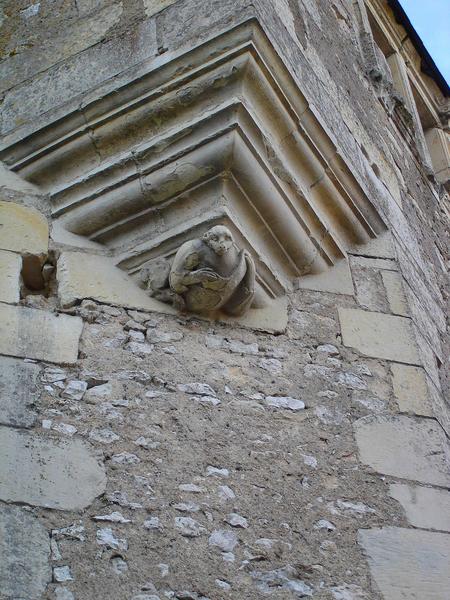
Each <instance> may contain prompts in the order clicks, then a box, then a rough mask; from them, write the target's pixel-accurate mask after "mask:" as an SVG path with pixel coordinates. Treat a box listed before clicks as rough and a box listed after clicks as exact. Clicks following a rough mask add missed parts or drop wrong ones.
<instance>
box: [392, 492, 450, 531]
mask: <svg viewBox="0 0 450 600" xmlns="http://www.w3.org/2000/svg"><path fill="white" fill-rule="evenodd" d="M389 493H390V495H391V496H392V497H393V498H395V499H396V500H398V501H399V502H400V504H401V505H402V506H403V508H404V510H405V513H406V518H407V519H408V521H409V522H410V523H411V525H414V527H422V528H423V529H437V530H440V531H448V532H450V492H449V491H448V490H438V489H433V488H428V487H421V486H418V485H405V484H403V483H393V484H391V485H390V486H389Z"/></svg>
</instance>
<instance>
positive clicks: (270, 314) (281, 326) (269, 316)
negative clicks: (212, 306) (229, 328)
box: [220, 297, 288, 333]
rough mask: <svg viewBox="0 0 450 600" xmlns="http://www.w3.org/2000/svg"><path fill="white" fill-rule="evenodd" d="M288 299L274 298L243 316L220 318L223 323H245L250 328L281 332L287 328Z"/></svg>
mask: <svg viewBox="0 0 450 600" xmlns="http://www.w3.org/2000/svg"><path fill="white" fill-rule="evenodd" d="M287 307H288V299H287V298H286V297H281V298H274V299H273V300H271V301H270V302H268V303H267V306H264V307H262V308H254V309H253V308H251V309H250V310H249V311H248V313H246V314H245V315H242V317H229V316H224V317H222V318H221V319H220V321H222V322H223V323H231V324H235V325H243V326H244V327H249V328H250V329H259V330H261V331H269V332H271V333H280V332H282V331H284V330H285V329H286V326H287V323H288V311H287Z"/></svg>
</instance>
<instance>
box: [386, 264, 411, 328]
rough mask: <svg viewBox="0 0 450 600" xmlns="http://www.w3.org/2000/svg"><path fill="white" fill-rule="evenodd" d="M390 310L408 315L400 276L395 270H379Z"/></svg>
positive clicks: (404, 315) (401, 314)
mask: <svg viewBox="0 0 450 600" xmlns="http://www.w3.org/2000/svg"><path fill="white" fill-rule="evenodd" d="M381 277H382V278H383V284H384V287H385V290H386V294H387V298H388V302H389V306H390V309H391V312H393V313H394V314H396V315H400V316H402V317H408V316H409V311H408V303H407V301H406V296H405V292H404V291H403V283H402V276H401V275H400V273H395V271H381Z"/></svg>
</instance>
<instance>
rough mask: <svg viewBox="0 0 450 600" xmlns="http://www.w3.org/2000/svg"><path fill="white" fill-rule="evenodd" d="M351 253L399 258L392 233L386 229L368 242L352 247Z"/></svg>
mask: <svg viewBox="0 0 450 600" xmlns="http://www.w3.org/2000/svg"><path fill="white" fill-rule="evenodd" d="M351 254H356V255H358V254H359V255H362V256H370V257H373V258H391V259H395V258H397V257H396V253H395V249H394V244H393V242H392V235H391V233H390V232H389V231H385V232H384V233H382V234H380V235H378V236H377V237H376V238H373V239H372V240H370V241H369V242H367V243H366V244H361V245H357V246H354V247H352V249H351Z"/></svg>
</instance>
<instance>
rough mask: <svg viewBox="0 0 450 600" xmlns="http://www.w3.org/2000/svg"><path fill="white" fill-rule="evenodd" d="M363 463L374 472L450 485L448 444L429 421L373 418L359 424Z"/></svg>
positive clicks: (403, 418)
mask: <svg viewBox="0 0 450 600" xmlns="http://www.w3.org/2000/svg"><path fill="white" fill-rule="evenodd" d="M354 427H355V432H356V441H357V443H358V449H359V455H360V458H361V461H362V462H363V463H364V464H366V465H369V466H370V467H372V468H373V469H374V470H375V471H378V472H379V473H383V474H385V475H393V476H394V477H401V478H402V479H412V480H413V481H419V482H421V483H429V484H432V485H441V486H449V485H450V469H449V464H448V462H447V460H446V456H445V454H446V449H448V442H447V440H446V438H445V435H444V432H443V430H442V429H441V427H440V425H439V424H438V423H436V422H435V421H432V420H430V419H426V420H425V419H421V420H419V419H415V418H413V417H406V416H370V417H364V418H362V419H360V420H359V421H356V423H355V425H354Z"/></svg>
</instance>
